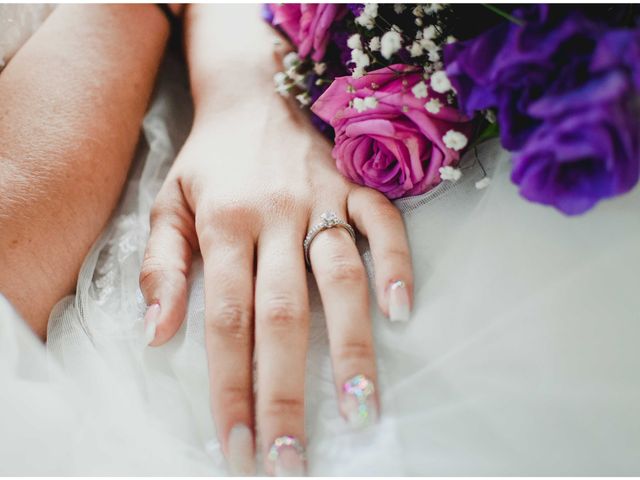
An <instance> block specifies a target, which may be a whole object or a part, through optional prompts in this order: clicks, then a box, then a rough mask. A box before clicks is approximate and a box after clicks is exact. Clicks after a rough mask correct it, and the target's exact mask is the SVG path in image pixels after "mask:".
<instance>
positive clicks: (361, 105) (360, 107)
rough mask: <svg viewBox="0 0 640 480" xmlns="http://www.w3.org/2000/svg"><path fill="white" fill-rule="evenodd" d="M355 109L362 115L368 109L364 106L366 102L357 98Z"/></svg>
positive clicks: (355, 99) (354, 100) (354, 101)
mask: <svg viewBox="0 0 640 480" xmlns="http://www.w3.org/2000/svg"><path fill="white" fill-rule="evenodd" d="M353 108H355V109H356V110H357V112H358V113H362V112H364V111H365V110H366V109H367V107H366V106H365V105H364V100H363V99H362V98H357V97H356V98H354V99H353Z"/></svg>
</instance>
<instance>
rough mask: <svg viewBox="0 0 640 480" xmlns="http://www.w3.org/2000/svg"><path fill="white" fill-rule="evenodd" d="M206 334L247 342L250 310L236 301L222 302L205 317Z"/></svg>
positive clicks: (249, 329)
mask: <svg viewBox="0 0 640 480" xmlns="http://www.w3.org/2000/svg"><path fill="white" fill-rule="evenodd" d="M206 326H207V333H208V334H210V335H215V336H220V337H224V338H226V339H229V340H235V341H248V340H249V336H250V334H251V312H250V309H249V308H248V307H247V306H245V305H242V304H241V303H240V302H236V301H226V302H223V303H222V304H221V305H220V306H218V307H217V308H213V309H212V312H211V314H210V315H209V316H208V317H207V322H206Z"/></svg>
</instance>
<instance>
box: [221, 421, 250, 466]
mask: <svg viewBox="0 0 640 480" xmlns="http://www.w3.org/2000/svg"><path fill="white" fill-rule="evenodd" d="M227 446H228V449H227V450H228V452H229V454H228V456H227V461H228V462H229V470H231V474H232V475H236V476H238V477H249V476H253V475H255V473H256V462H255V458H254V453H253V434H252V433H251V429H250V428H249V427H247V426H246V425H243V424H241V423H239V424H237V425H234V427H233V428H232V429H231V431H230V432H229V441H228V444H227Z"/></svg>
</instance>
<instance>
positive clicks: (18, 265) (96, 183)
mask: <svg viewBox="0 0 640 480" xmlns="http://www.w3.org/2000/svg"><path fill="white" fill-rule="evenodd" d="M168 33H169V27H168V22H167V21H166V19H165V18H164V16H163V15H162V13H161V12H160V11H159V9H158V8H157V7H155V6H153V5H61V6H59V7H58V8H56V9H55V10H54V11H53V12H52V14H51V15H50V17H49V18H48V19H47V20H46V21H45V23H44V24H43V25H42V27H41V28H40V29H38V31H37V32H36V33H35V34H34V35H33V37H32V38H31V39H30V40H29V41H28V42H27V43H26V44H25V45H24V46H23V47H22V48H21V49H20V50H19V52H18V53H17V54H16V55H15V57H14V58H13V59H12V60H11V61H10V62H9V64H8V65H7V67H6V68H5V69H4V70H3V72H2V75H0V98H2V103H1V105H0V136H1V138H2V141H0V192H1V194H0V195H1V201H0V265H2V268H0V291H1V292H3V294H4V295H5V296H6V297H7V298H8V299H9V300H10V301H11V302H12V303H13V305H14V307H15V308H16V309H17V310H18V312H19V313H21V314H22V316H23V317H24V318H25V320H26V321H27V323H28V324H29V325H30V326H31V328H32V329H33V331H34V332H35V333H36V334H37V335H38V336H39V337H40V338H43V339H44V337H45V335H46V326H47V320H48V316H49V312H50V311H51V308H52V307H53V306H54V304H55V303H56V302H57V301H58V300H60V298H62V297H63V296H64V295H67V294H69V293H72V292H73V290H74V287H75V282H76V278H77V275H78V271H79V269H80V266H81V264H82V261H83V259H84V256H85V255H86V253H87V252H88V250H89V248H90V247H91V244H92V243H93V242H94V241H95V239H96V238H97V236H98V235H99V233H100V231H101V230H102V228H103V227H104V225H105V224H106V222H107V220H108V218H109V216H110V214H111V211H112V210H113V208H114V207H115V205H116V202H117V199H118V196H119V194H120V191H121V190H122V187H123V185H124V182H125V180H126V175H127V170H128V169H129V165H130V163H131V159H132V157H133V153H134V149H135V146H136V143H137V141H138V136H139V130H140V125H141V122H142V117H143V115H144V112H145V110H146V108H147V104H148V102H149V97H150V95H151V91H152V88H153V84H154V79H155V76H156V72H157V70H158V66H159V64H160V60H161V58H162V54H163V51H164V47H165V43H166V41H167V37H168ZM131 45H135V46H136V48H131Z"/></svg>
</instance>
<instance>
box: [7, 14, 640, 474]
mask: <svg viewBox="0 0 640 480" xmlns="http://www.w3.org/2000/svg"><path fill="white" fill-rule="evenodd" d="M11 8H16V9H19V7H17V6H0V22H2V17H3V16H4V17H5V18H6V17H7V16H8V15H12V14H13V15H15V12H12V11H11ZM21 8H26V7H21ZM31 8H37V7H31ZM2 9H4V10H2ZM41 13H42V12H41ZM25 15H26V14H25ZM23 18H26V17H23ZM41 18H43V17H42V16H41V17H38V15H36V14H34V16H32V17H29V18H26V20H25V21H24V25H23V27H22V28H23V32H22V33H23V35H22V36H20V35H18V33H15V35H16V38H22V41H23V40H24V39H25V38H27V37H28V32H30V31H31V30H30V29H32V28H31V27H32V26H33V25H34V24H37V22H38V21H40V20H41ZM0 25H2V23H0ZM13 25H14V26H15V23H14V24H13ZM5 26H6V25H5ZM2 31H3V30H1V29H0V37H1V36H2V35H3V34H2ZM24 32H27V33H26V34H25V33H24ZM8 43H11V42H5V43H0V45H1V46H2V47H3V48H4V49H5V50H4V52H3V51H0V59H2V58H4V59H5V60H6V59H7V58H8V57H9V56H10V54H11V52H10V50H9V49H8V48H7V45H8ZM14 43H15V42H14ZM9 47H11V46H9ZM7 52H9V53H7ZM0 101H1V99H0ZM191 116H192V107H191V103H190V98H189V94H188V88H187V82H186V75H185V71H184V67H183V65H182V64H181V63H180V62H179V61H178V60H177V58H176V56H175V55H173V54H171V53H170V54H169V55H168V56H167V58H166V60H165V62H164V65H163V67H162V69H161V73H160V77H159V80H158V86H157V89H156V92H155V95H154V98H153V101H152V103H151V105H150V108H149V111H148V114H147V116H146V118H145V120H144V125H143V129H142V134H141V141H140V145H139V148H138V151H137V154H136V159H135V163H134V166H133V168H132V171H131V173H130V178H129V180H128V183H127V186H126V191H125V192H124V194H123V197H122V200H121V203H120V206H119V207H118V210H117V211H116V212H115V214H114V215H113V218H112V220H111V222H110V223H109V225H108V227H107V228H106V229H105V231H104V233H103V235H102V236H101V237H100V239H99V240H98V241H97V242H96V244H95V246H94V247H93V249H92V251H91V252H90V253H89V254H88V255H87V258H86V260H85V262H84V265H83V267H82V271H81V273H80V276H79V279H78V284H77V291H76V294H75V295H74V296H70V297H67V298H65V299H63V300H62V301H61V302H60V303H59V304H58V305H57V306H56V307H55V309H54V311H53V312H52V314H51V319H50V325H49V332H48V342H47V344H46V346H43V345H42V344H40V343H39V342H38V341H37V340H36V339H35V338H34V337H33V336H32V335H31V334H30V333H29V331H28V329H27V327H25V325H24V324H23V322H22V321H21V320H20V319H19V318H18V316H17V315H16V314H15V313H14V312H13V310H12V309H11V307H10V305H9V304H8V302H7V301H5V300H4V299H3V297H2V296H1V295H0V474H4V475H6V474H19V475H22V474H30V475H74V474H82V475H103V474H111V475H120V474H123V475H124V474H127V475H146V474H155V475H224V474H227V470H226V467H225V464H224V460H223V458H222V456H221V452H220V445H219V442H218V440H217V439H216V433H215V429H214V427H213V424H212V421H211V418H210V414H209V407H208V388H207V367H206V362H205V349H204V338H203V314H204V313H203V276H202V262H201V260H200V259H196V260H195V264H194V268H193V271H192V273H191V275H190V289H189V303H188V312H187V315H186V319H185V322H184V325H183V328H182V329H181V330H180V332H179V333H178V335H177V336H176V337H175V338H174V339H173V340H172V341H171V342H169V343H168V344H167V345H165V346H163V347H160V348H150V347H145V345H144V338H143V337H144V335H143V329H142V315H143V312H144V302H143V301H142V296H141V294H140V291H139V289H138V283H137V278H138V269H139V266H140V263H141V260H142V255H143V250H144V246H145V241H146V238H147V235H148V228H149V227H148V223H149V222H148V217H149V208H150V206H151V204H152V201H153V199H154V195H155V194H156V192H157V191H158V189H159V187H160V185H161V183H162V180H163V178H164V176H165V175H166V173H167V170H168V169H169V166H170V164H171V162H172V161H173V159H174V157H175V155H176V152H177V151H178V149H179V148H180V145H181V143H182V142H183V141H184V139H185V136H186V134H187V132H188V130H189V126H190V121H191ZM239 141H240V140H239ZM463 165H464V175H463V177H462V178H461V179H460V180H459V181H458V182H456V183H453V184H452V183H449V182H444V183H442V184H441V185H440V186H438V187H437V188H436V189H434V190H433V191H431V192H429V193H427V194H425V195H422V196H419V197H414V198H408V199H404V200H400V201H398V202H397V206H398V207H399V208H400V209H401V210H402V212H403V214H404V218H405V222H406V226H407V231H408V235H409V238H410V243H411V248H412V254H413V263H414V268H415V276H416V290H415V299H416V301H415V310H414V312H413V315H412V319H411V321H410V322H409V323H407V324H392V323H390V322H389V321H387V320H386V319H385V318H384V317H383V316H382V315H381V314H380V313H378V312H377V310H376V309H375V308H373V311H374V315H373V324H374V331H375V338H376V351H377V357H378V368H379V372H380V381H379V390H380V392H381V402H382V417H381V420H380V422H379V423H378V424H377V425H375V426H373V427H371V428H369V429H367V430H365V431H361V432H353V431H350V430H349V429H348V428H347V427H346V426H345V425H344V422H343V420H342V419H341V418H340V416H339V413H338V409H337V403H336V394H335V391H334V387H333V381H332V373H331V365H330V361H329V358H328V352H327V335H326V330H325V325H324V318H323V313H322V308H321V305H320V302H319V298H318V294H317V292H316V290H315V287H314V286H313V282H312V281H311V282H310V284H311V285H312V287H311V288H312V292H311V302H312V322H311V323H312V326H311V332H310V340H309V341H310V352H309V358H308V365H307V384H306V407H307V408H306V427H307V433H308V462H309V472H310V474H312V475H415V474H423V475H631V474H634V475H640V348H639V344H640V288H639V286H640V280H639V274H640V215H639V211H640V188H637V189H636V190H635V191H634V192H632V193H631V194H628V195H625V196H623V197H620V198H617V199H615V200H612V201H607V202H603V203H602V204H600V205H598V206H597V208H595V209H594V210H593V211H591V212H589V213H588V214H586V215H584V216H581V217H576V218H567V217H565V216H563V215H561V214H559V213H558V212H556V211H554V210H552V209H550V208H546V207H542V206H539V205H534V204H531V203H528V202H526V201H524V200H523V199H522V198H520V197H519V196H518V194H517V191H516V188H515V187H514V186H513V185H512V184H511V182H510V180H509V169H510V164H509V157H508V154H507V153H506V152H505V151H503V150H502V149H501V148H500V147H499V145H498V144H497V143H496V142H489V143H486V144H484V145H482V146H481V147H480V148H479V149H478V152H477V158H476V155H475V154H474V152H471V153H469V154H467V156H466V157H465V159H464V162H463ZM483 168H484V169H486V170H487V172H488V174H489V176H490V177H491V183H490V185H489V187H488V188H486V189H483V190H478V189H476V188H475V186H474V184H475V182H476V181H477V180H479V179H480V178H482V176H483V170H482V169H483ZM301 248H302V246H301ZM360 248H361V251H362V256H363V259H364V261H365V263H366V265H367V268H368V270H369V272H370V273H371V271H372V268H373V265H372V264H371V259H370V255H369V253H368V250H367V246H366V243H365V242H362V241H361V242H360ZM292 254H301V252H292Z"/></svg>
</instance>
